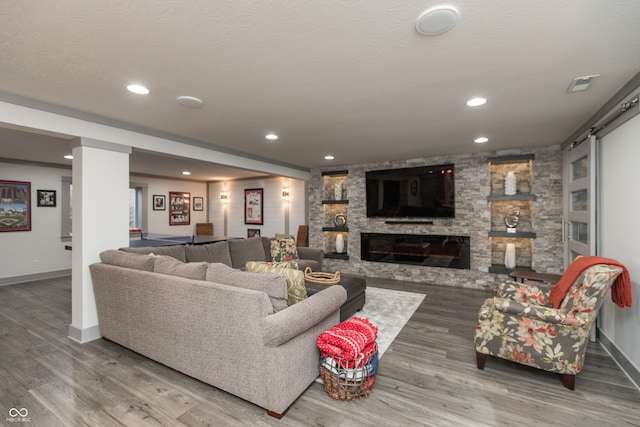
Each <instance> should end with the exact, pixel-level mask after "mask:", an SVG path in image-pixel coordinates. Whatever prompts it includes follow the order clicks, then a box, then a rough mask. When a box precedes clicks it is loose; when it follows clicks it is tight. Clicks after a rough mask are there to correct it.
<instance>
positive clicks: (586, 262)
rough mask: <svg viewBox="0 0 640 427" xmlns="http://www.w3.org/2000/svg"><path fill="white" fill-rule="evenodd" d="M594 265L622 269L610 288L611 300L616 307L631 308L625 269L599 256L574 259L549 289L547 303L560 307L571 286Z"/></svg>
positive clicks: (629, 288)
mask: <svg viewBox="0 0 640 427" xmlns="http://www.w3.org/2000/svg"><path fill="white" fill-rule="evenodd" d="M596 264H607V265H614V266H616V267H620V268H622V273H621V274H620V275H619V276H618V277H616V280H615V281H614V282H613V285H612V286H611V300H612V301H613V302H614V303H616V305H618V307H622V308H624V307H631V304H632V303H633V296H632V294H631V277H630V276H629V271H628V270H627V267H625V266H624V265H622V264H620V262H618V261H616V260H614V259H611V258H605V257H600V256H582V257H579V258H576V259H575V261H573V262H572V263H571V265H570V266H569V267H568V268H567V271H565V272H564V274H563V275H562V278H560V280H559V281H558V283H557V284H556V285H555V286H554V287H553V288H552V289H551V292H550V293H549V302H550V303H551V305H552V306H553V307H554V308H558V307H560V304H562V300H563V299H564V297H565V296H566V295H567V292H569V289H571V286H572V285H573V284H574V283H575V281H576V280H578V277H580V275H581V274H582V272H583V271H585V270H586V269H587V268H589V267H591V266H594V265H596Z"/></svg>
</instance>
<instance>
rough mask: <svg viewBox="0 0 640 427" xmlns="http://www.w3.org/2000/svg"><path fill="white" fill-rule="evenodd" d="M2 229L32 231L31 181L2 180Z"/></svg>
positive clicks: (0, 183)
mask: <svg viewBox="0 0 640 427" xmlns="http://www.w3.org/2000/svg"><path fill="white" fill-rule="evenodd" d="M0 231H31V183H30V182H24V181H0Z"/></svg>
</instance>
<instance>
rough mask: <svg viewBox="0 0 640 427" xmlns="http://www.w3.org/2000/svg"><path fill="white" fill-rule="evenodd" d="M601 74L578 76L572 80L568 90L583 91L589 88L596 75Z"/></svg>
mask: <svg viewBox="0 0 640 427" xmlns="http://www.w3.org/2000/svg"><path fill="white" fill-rule="evenodd" d="M599 76H600V74H594V75H592V76H582V77H576V78H575V79H573V80H572V81H571V84H570V85H569V87H568V88H567V92H569V93H571V92H581V91H583V90H587V89H589V85H590V84H591V82H593V80H594V79H595V78H596V77H599Z"/></svg>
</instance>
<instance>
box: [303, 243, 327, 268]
mask: <svg viewBox="0 0 640 427" xmlns="http://www.w3.org/2000/svg"><path fill="white" fill-rule="evenodd" d="M297 249H298V256H299V257H300V258H302V259H310V260H313V261H316V262H317V263H318V264H319V265H320V268H319V271H322V260H323V259H324V250H322V249H317V248H307V247H304V246H298V248H297Z"/></svg>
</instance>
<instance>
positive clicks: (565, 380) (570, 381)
mask: <svg viewBox="0 0 640 427" xmlns="http://www.w3.org/2000/svg"><path fill="white" fill-rule="evenodd" d="M560 378H562V385H563V386H565V387H566V388H568V389H569V390H575V389H576V376H575V375H569V374H560Z"/></svg>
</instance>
